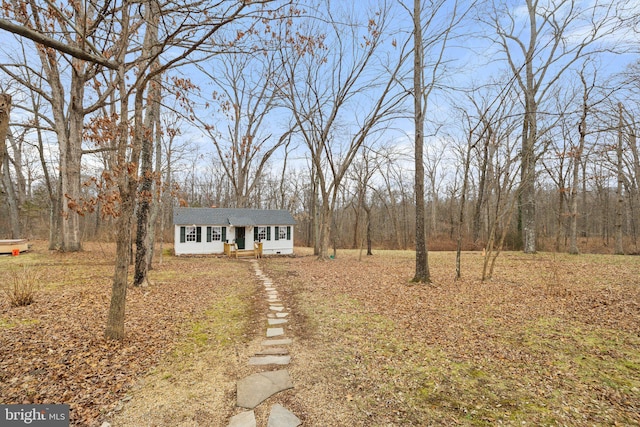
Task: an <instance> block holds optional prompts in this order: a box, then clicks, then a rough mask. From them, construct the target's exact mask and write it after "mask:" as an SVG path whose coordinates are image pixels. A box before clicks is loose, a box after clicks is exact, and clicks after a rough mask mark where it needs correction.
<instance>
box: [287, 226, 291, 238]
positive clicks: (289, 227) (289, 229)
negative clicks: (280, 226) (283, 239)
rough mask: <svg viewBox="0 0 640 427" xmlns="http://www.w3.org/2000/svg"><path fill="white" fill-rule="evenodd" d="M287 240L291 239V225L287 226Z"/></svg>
mask: <svg viewBox="0 0 640 427" xmlns="http://www.w3.org/2000/svg"><path fill="white" fill-rule="evenodd" d="M287 240H291V226H287Z"/></svg>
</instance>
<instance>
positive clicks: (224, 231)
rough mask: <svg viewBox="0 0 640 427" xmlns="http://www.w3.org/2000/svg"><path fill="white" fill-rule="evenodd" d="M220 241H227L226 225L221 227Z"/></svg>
mask: <svg viewBox="0 0 640 427" xmlns="http://www.w3.org/2000/svg"><path fill="white" fill-rule="evenodd" d="M222 241H223V242H226V241H227V227H222Z"/></svg>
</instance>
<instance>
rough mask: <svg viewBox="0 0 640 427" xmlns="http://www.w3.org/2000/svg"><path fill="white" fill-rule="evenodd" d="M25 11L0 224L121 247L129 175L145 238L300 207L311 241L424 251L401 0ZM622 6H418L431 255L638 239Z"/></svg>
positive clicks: (634, 243)
mask: <svg viewBox="0 0 640 427" xmlns="http://www.w3.org/2000/svg"><path fill="white" fill-rule="evenodd" d="M22 3H23V2H13V3H12V6H9V7H7V8H5V10H4V11H3V15H2V16H3V18H2V25H0V28H3V29H5V30H8V31H12V33H13V34H12V33H10V32H7V31H3V32H2V35H3V40H5V41H3V46H2V47H1V50H0V58H2V60H1V61H0V62H1V64H0V89H1V90H0V91H1V92H4V93H7V94H10V95H11V98H10V101H9V102H10V103H11V118H10V122H9V128H8V129H9V131H8V134H7V140H6V141H7V142H6V151H4V152H3V154H6V155H5V156H3V157H2V158H3V165H2V167H1V181H0V188H1V190H2V192H1V194H0V200H1V202H0V237H2V238H24V237H27V238H31V239H48V240H49V242H50V248H51V249H61V250H65V251H74V250H78V249H80V248H81V243H82V241H86V240H94V239H106V240H116V239H117V230H118V227H120V226H121V225H118V223H117V220H118V219H119V218H120V217H121V216H122V213H121V209H122V206H123V205H124V204H125V203H126V200H127V198H126V197H125V196H124V195H123V193H121V191H120V188H121V187H120V186H121V185H125V184H126V183H125V182H124V181H123V182H119V181H118V180H120V179H122V177H123V176H128V177H130V178H133V180H132V183H129V184H127V185H130V186H131V188H132V189H133V190H132V192H131V193H130V194H129V196H127V197H133V198H132V199H131V200H134V201H135V202H134V204H133V206H134V207H133V208H132V209H135V212H136V215H137V217H136V218H137V225H133V224H132V225H131V228H132V232H134V233H135V232H136V230H139V229H144V230H145V232H148V233H149V234H150V235H151V236H152V237H156V236H157V237H156V239H157V238H160V237H161V238H162V239H163V240H164V241H166V242H169V240H170V239H171V238H172V225H171V212H172V208H173V207H174V206H178V205H185V206H193V207H197V206H203V207H211V206H217V207H250V208H268V209H287V210H289V211H291V212H292V214H293V215H294V217H295V218H296V220H297V221H298V225H297V227H296V233H295V236H296V244H297V245H307V246H314V245H316V246H317V245H318V244H319V240H320V239H321V238H322V237H321V236H322V233H323V230H322V227H321V224H325V225H326V230H327V231H326V233H328V237H324V238H325V239H327V242H328V246H329V247H337V248H360V247H365V248H366V247H367V246H368V245H369V246H370V247H371V246H372V247H373V248H375V247H381V248H382V247H383V248H397V249H407V248H413V247H414V245H415V227H416V209H415V206H416V202H415V200H416V194H415V185H414V184H415V180H414V173H415V166H414V154H413V151H412V150H413V140H414V136H415V133H414V130H413V129H412V126H413V120H414V114H413V111H412V105H413V96H412V91H411V85H412V83H411V81H412V78H413V75H412V70H413V66H414V63H413V62H412V61H411V59H412V57H411V54H412V45H411V43H413V33H414V32H413V31H412V28H413V27H412V14H411V12H412V9H411V7H410V5H409V4H408V2H407V4H406V5H405V4H404V3H403V2H383V1H372V2H364V3H361V4H358V5H357V6H353V5H346V4H344V5H343V4H340V5H335V4H330V3H328V2H323V1H299V2H295V1H292V2H289V1H278V2H276V1H274V2H264V3H259V4H258V3H256V4H252V5H249V4H245V3H244V2H233V1H228V2H227V1H222V2H219V3H218V4H216V5H212V6H211V7H208V14H205V15H206V17H204V16H203V17H202V20H201V21H198V20H197V19H195V20H194V19H193V16H194V13H204V12H203V11H201V10H198V7H201V6H199V5H198V4H197V3H191V2H188V1H183V2H180V7H177V8H169V7H168V6H167V5H163V4H161V3H158V2H155V1H136V2H127V1H116V2H106V3H105V4H103V2H92V1H88V2H84V3H83V4H77V3H75V2H69V3H66V2H62V4H61V6H55V5H54V4H53V3H51V2H48V1H36V2H33V3H32V4H29V5H28V4H27V3H24V4H23V6H18V4H22ZM334 3H335V2H334ZM339 3H340V2H339ZM543 3H544V4H543ZM628 3H629V2H623V1H621V2H610V1H608V2H590V3H589V5H586V4H582V3H578V4H575V3H574V2H571V1H569V0H555V1H546V2H539V1H533V0H527V1H524V2H522V3H520V2H500V1H491V0H487V1H476V2H474V1H463V0H461V1H446V0H439V1H436V2H430V3H429V4H425V5H423V12H422V19H421V22H422V33H423V39H422V42H421V43H420V44H421V46H422V52H423V53H424V63H423V65H422V67H423V70H422V76H423V79H422V85H423V88H424V89H425V95H423V97H422V98H423V99H424V101H425V102H424V104H425V105H424V107H423V108H424V113H425V126H426V129H425V135H424V138H425V149H424V162H423V164H424V177H423V182H424V186H425V203H426V215H425V218H426V220H425V227H426V230H427V235H428V244H429V249H431V250H434V249H435V250H439V249H443V250H453V249H455V247H456V241H457V239H458V238H459V237H461V241H462V242H463V248H465V249H481V248H484V247H486V246H487V244H488V242H490V241H491V240H492V239H493V240H495V241H496V242H499V241H501V240H502V241H503V247H504V248H508V249H514V250H522V249H524V250H525V251H531V247H530V246H528V245H530V243H527V240H528V239H529V238H530V237H528V236H529V235H528V234H527V233H530V230H529V229H530V228H531V226H532V225H531V224H533V233H534V246H533V251H535V250H556V251H572V252H577V251H604V252H615V253H637V252H638V234H639V233H640V230H639V229H638V228H639V227H640V223H639V221H640V216H639V211H640V154H639V152H638V143H637V138H636V128H637V117H638V114H640V105H639V104H638V102H637V99H638V91H639V90H640V80H639V78H638V68H639V67H640V66H639V65H638V59H637V58H638V57H637V52H638V46H639V45H638V32H637V29H638V12H639V10H638V7H637V6H634V5H629V4H628ZM59 7H61V8H62V9H59ZM125 8H128V9H127V11H125ZM125 18H126V20H128V21H126V20H125ZM10 23H13V24H15V25H21V26H22V28H23V29H28V30H29V31H32V32H33V33H34V34H35V33H38V34H44V35H48V36H49V37H50V40H45V41H42V40H39V43H36V42H34V41H33V40H34V38H33V37H32V38H28V37H29V36H33V34H27V38H25V37H24V34H21V36H20V37H19V36H18V35H17V34H18V32H17V31H13V30H12V27H10V25H9V24H10ZM127 25H128V26H129V27H128V28H129V29H128V30H127V31H129V32H127V33H125V32H124V31H125V26H127ZM51 29H55V31H51ZM25 31H27V30H25ZM27 32H28V31H27ZM14 34H16V35H15V36H14ZM55 40H61V41H63V42H64V43H65V44H66V46H67V48H64V49H67V50H68V51H65V50H64V49H63V50H55V49H57V47H56V46H55V45H52V44H50V43H49V42H51V41H55ZM51 46H54V47H51ZM71 48H75V49H77V52H74V51H71V50H72V49H71ZM78 52H85V54H91V55H94V56H95V57H94V58H89V57H86V58H85V57H83V58H78ZM74 54H75V55H76V56H73V55H74ZM118 55H119V56H118ZM136 55H138V56H136ZM80 56H81V55H80ZM92 61H93V62H92ZM114 64H115V65H114ZM138 124H140V125H141V128H140V129H139V130H138V131H134V130H133V127H134V126H136V125H138ZM2 148H4V147H2ZM132 156H133V157H132ZM132 168H133V169H135V171H132V170H131V169H132ZM125 171H126V172H127V173H124V172H125ZM134 172H135V173H134ZM122 188H124V187H122ZM532 208H534V209H533V210H532ZM325 218H326V219H325ZM527 218H529V219H527ZM531 218H532V219H531ZM140 224H146V226H144V227H141V225H140ZM147 226H148V227H150V228H148V231H146V230H147ZM137 238H138V239H141V238H143V237H141V236H140V235H138V236H137ZM132 240H133V239H132V238H130V241H132ZM536 240H537V246H536V245H535V241H536ZM130 244H131V243H130ZM496 244H497V243H496Z"/></svg>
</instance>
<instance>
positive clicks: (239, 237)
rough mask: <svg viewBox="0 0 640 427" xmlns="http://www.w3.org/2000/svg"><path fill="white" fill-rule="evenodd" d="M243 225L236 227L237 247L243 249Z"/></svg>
mask: <svg viewBox="0 0 640 427" xmlns="http://www.w3.org/2000/svg"><path fill="white" fill-rule="evenodd" d="M244 231H245V230H244V227H236V243H237V245H238V249H244Z"/></svg>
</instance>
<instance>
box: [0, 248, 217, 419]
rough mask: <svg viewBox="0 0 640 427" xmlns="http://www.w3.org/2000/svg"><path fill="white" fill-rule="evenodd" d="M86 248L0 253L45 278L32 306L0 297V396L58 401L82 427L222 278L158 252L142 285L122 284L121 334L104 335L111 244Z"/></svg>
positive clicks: (167, 345) (171, 339) (203, 304)
mask: <svg viewBox="0 0 640 427" xmlns="http://www.w3.org/2000/svg"><path fill="white" fill-rule="evenodd" d="M86 246H87V247H85V251H84V252H82V253H77V254H58V253H48V252H47V251H46V250H45V249H41V248H45V247H46V246H45V244H44V243H40V244H38V242H36V246H35V251H34V252H32V253H30V254H24V255H21V256H19V257H10V258H6V257H5V258H1V259H0V263H1V265H2V270H5V271H7V270H8V269H12V268H21V266H22V265H26V266H27V267H26V268H28V269H33V270H38V271H40V272H41V277H43V278H45V279H43V283H42V286H41V290H40V291H39V292H38V294H37V295H36V301H35V303H34V304H31V305H29V306H26V307H17V308H11V307H10V306H9V304H8V302H7V301H6V300H5V299H3V300H2V301H1V303H0V400H1V401H2V403H68V404H69V405H70V406H71V421H72V424H73V425H83V426H90V425H99V419H100V417H101V416H103V415H104V414H106V413H108V412H109V411H111V410H112V409H113V408H114V407H115V406H116V405H117V404H118V401H119V399H121V398H123V397H124V396H125V393H126V392H127V391H128V390H129V389H130V387H131V386H132V385H133V384H134V383H135V382H136V381H137V380H138V379H139V377H140V376H141V375H142V374H143V373H145V372H147V371H148V370H149V369H151V368H152V367H153V366H154V365H155V364H156V363H157V362H158V360H159V359H160V358H161V357H162V356H163V355H164V354H166V353H167V352H170V351H171V350H172V349H173V348H174V345H175V342H176V340H178V339H179V338H180V337H181V336H184V335H186V334H187V332H188V326H189V324H188V322H189V320H191V319H194V318H197V317H198V316H199V314H201V313H203V312H204V311H205V310H206V309H207V308H208V307H209V306H210V303H211V301H212V299H213V298H215V297H216V287H217V286H222V284H223V283H226V282H227V281H228V280H229V278H224V277H222V278H217V277H216V276H217V275H218V273H219V271H215V263H213V262H211V261H209V262H206V260H204V259H197V258H194V259H189V258H173V257H169V258H166V257H165V259H164V262H163V264H162V265H161V266H159V265H156V267H155V270H153V271H152V272H151V282H152V286H148V287H141V288H132V287H130V288H129V289H128V291H127V292H128V295H127V315H126V326H125V328H126V334H127V337H126V339H125V340H124V341H123V342H113V341H107V340H105V339H104V338H103V332H104V325H105V323H106V315H107V310H108V304H109V298H110V291H111V277H112V276H113V264H112V261H111V260H112V259H113V256H114V252H113V247H111V246H109V245H90V244H89V245H86Z"/></svg>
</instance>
